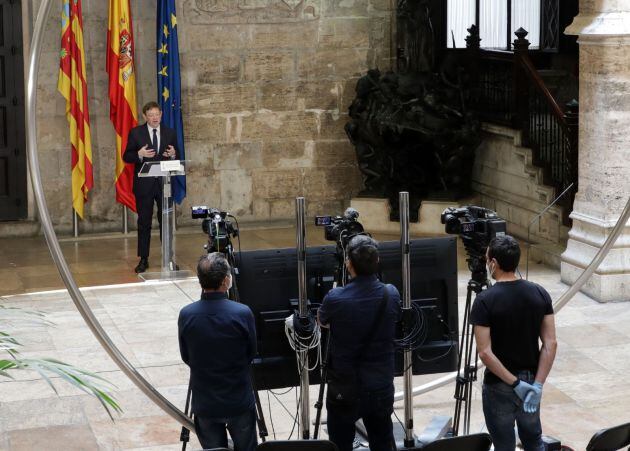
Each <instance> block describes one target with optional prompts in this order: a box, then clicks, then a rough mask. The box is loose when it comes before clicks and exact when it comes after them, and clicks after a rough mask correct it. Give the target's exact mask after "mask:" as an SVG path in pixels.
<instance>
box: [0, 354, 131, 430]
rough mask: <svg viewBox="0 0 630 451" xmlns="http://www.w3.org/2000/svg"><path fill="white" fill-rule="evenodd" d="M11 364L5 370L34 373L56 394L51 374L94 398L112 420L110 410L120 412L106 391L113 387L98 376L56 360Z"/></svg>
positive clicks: (25, 361) (20, 360)
mask: <svg viewBox="0 0 630 451" xmlns="http://www.w3.org/2000/svg"><path fill="white" fill-rule="evenodd" d="M2 362H3V361H0V370H3V367H2ZM7 362H11V361H7ZM12 363H13V364H14V366H12V367H9V368H7V369H21V370H27V369H28V370H33V371H36V372H37V373H39V375H40V376H41V377H42V378H43V379H44V380H45V381H46V382H47V383H48V385H50V387H51V388H52V389H53V390H54V391H55V393H57V389H56V388H55V385H54V384H53V382H52V380H51V379H50V377H49V374H53V375H55V376H57V377H59V378H60V379H62V380H64V381H65V382H68V383H69V384H71V385H72V386H74V387H76V388H78V389H79V390H81V391H83V392H85V393H88V394H90V395H93V396H95V397H96V398H97V399H98V401H99V402H100V403H101V405H102V406H103V407H104V408H105V410H106V412H107V414H108V415H109V417H110V418H111V419H112V420H113V419H114V417H113V416H112V410H113V411H115V412H117V413H120V412H122V409H121V408H120V405H119V404H118V402H116V400H115V399H114V397H113V396H112V395H111V394H109V393H108V391H107V390H108V388H111V387H113V385H112V384H110V383H109V382H107V381H106V380H105V379H104V378H102V377H101V376H99V375H98V374H95V373H92V372H90V371H86V370H82V369H80V368H76V367H75V366H72V365H69V364H67V363H64V362H61V361H59V360H56V359H15V360H14V361H12Z"/></svg>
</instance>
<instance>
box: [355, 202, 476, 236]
mask: <svg viewBox="0 0 630 451" xmlns="http://www.w3.org/2000/svg"><path fill="white" fill-rule="evenodd" d="M476 203H477V199H476V198H474V197H473V198H467V199H463V200H459V201H430V200H424V201H422V204H421V205H420V215H419V216H420V221H419V222H412V223H410V224H409V233H411V234H412V235H430V236H443V235H447V234H446V232H445V231H444V224H442V223H441V222H440V216H441V214H442V212H443V211H444V209H445V208H447V207H461V206H464V205H475V204H476ZM350 206H351V207H352V208H354V209H356V210H357V211H358V212H359V215H360V216H359V221H360V222H361V224H363V227H364V228H365V230H366V231H368V232H381V233H400V222H395V221H390V220H389V203H388V201H387V199H378V198H367V197H355V198H353V199H351V201H350Z"/></svg>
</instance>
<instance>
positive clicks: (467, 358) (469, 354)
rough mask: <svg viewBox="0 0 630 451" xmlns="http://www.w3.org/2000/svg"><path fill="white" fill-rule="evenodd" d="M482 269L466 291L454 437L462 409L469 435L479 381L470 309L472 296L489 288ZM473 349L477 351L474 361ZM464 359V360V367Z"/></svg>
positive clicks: (457, 429) (483, 265) (475, 271)
mask: <svg viewBox="0 0 630 451" xmlns="http://www.w3.org/2000/svg"><path fill="white" fill-rule="evenodd" d="M477 267H479V266H477ZM481 267H482V268H483V269H479V270H473V271H472V278H471V279H470V280H469V281H468V287H467V289H466V304H465V306H464V321H463V323H462V336H461V338H460V341H459V356H458V359H457V379H456V380H455V395H454V397H455V414H454V415H453V436H457V435H458V434H459V426H460V422H462V407H463V408H464V416H463V426H464V428H463V429H464V434H468V432H469V429H470V411H471V407H472V406H471V399H472V384H473V382H475V381H476V380H477V348H476V347H474V343H473V325H472V324H470V307H471V302H472V297H473V296H472V294H473V293H475V296H476V295H478V294H479V293H481V291H483V289H484V288H487V287H488V279H487V273H486V268H485V264H482V265H481ZM473 348H474V349H475V357H474V359H473ZM462 359H463V360H464V365H463V367H462ZM462 372H463V373H462Z"/></svg>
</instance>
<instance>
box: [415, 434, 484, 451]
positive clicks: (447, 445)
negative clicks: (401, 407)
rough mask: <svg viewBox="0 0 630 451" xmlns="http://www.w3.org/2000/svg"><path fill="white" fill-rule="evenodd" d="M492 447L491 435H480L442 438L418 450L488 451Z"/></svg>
mask: <svg viewBox="0 0 630 451" xmlns="http://www.w3.org/2000/svg"><path fill="white" fill-rule="evenodd" d="M490 446H492V439H490V435H489V434H486V433H480V434H471V435H460V436H458V437H449V438H442V439H439V440H436V441H434V442H431V443H429V444H427V445H426V446H424V447H422V448H418V449H421V450H422V451H488V450H489V449H490Z"/></svg>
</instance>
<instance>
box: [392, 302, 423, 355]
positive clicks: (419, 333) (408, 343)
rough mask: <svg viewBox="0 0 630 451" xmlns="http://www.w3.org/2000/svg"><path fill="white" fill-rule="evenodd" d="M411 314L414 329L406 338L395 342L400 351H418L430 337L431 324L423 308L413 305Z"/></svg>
mask: <svg viewBox="0 0 630 451" xmlns="http://www.w3.org/2000/svg"><path fill="white" fill-rule="evenodd" d="M411 312H412V313H413V327H412V328H411V330H410V331H409V333H408V334H407V335H406V336H405V337H403V338H399V339H396V340H394V344H395V346H396V347H397V348H398V349H404V350H411V351H413V350H416V349H418V348H419V347H420V346H422V345H423V344H424V342H425V341H426V339H427V336H428V335H429V323H428V321H427V319H426V315H425V313H424V311H423V310H422V307H421V306H420V305H418V304H416V303H413V304H411ZM410 322H411V321H410Z"/></svg>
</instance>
